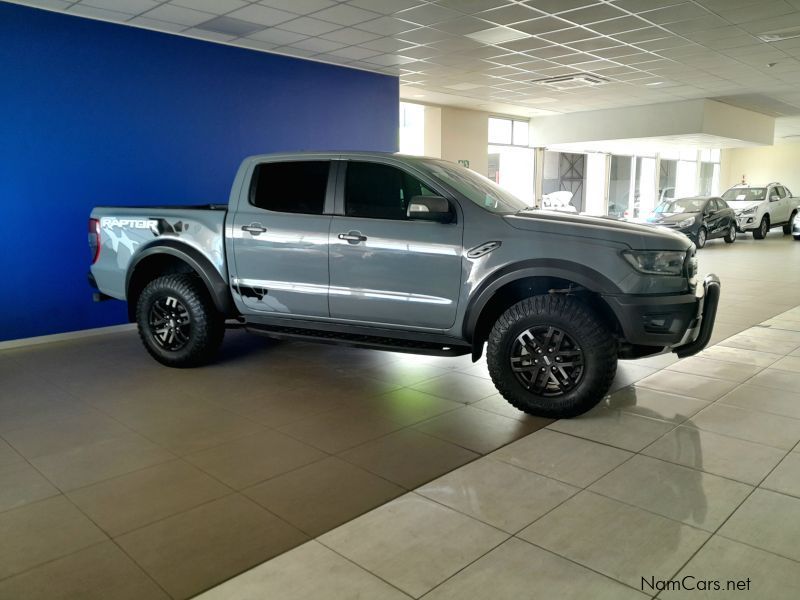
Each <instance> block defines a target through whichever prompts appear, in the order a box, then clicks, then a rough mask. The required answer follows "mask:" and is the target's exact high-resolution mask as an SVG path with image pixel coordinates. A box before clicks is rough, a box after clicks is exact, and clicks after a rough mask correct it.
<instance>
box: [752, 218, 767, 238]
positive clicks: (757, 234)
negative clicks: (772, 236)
mask: <svg viewBox="0 0 800 600" xmlns="http://www.w3.org/2000/svg"><path fill="white" fill-rule="evenodd" d="M768 233H769V217H768V216H766V215H764V216H763V217H761V222H760V223H759V224H758V228H757V229H753V237H754V238H755V239H757V240H763V239H764V238H765V237H767V234H768Z"/></svg>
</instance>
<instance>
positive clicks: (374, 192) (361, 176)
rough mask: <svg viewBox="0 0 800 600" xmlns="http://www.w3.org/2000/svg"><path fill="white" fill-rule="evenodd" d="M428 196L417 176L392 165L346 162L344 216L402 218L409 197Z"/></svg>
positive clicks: (428, 191)
mask: <svg viewBox="0 0 800 600" xmlns="http://www.w3.org/2000/svg"><path fill="white" fill-rule="evenodd" d="M431 195H435V194H434V192H432V191H431V190H429V189H428V188H427V187H425V185H424V184H423V183H422V182H420V181H419V179H417V178H416V177H413V176H411V175H409V174H408V173H406V172H405V171H401V170H400V169H397V168H395V167H391V166H389V165H382V164H378V163H367V162H349V163H347V176H346V178H345V190H344V210H345V214H346V215H347V216H348V217H363V218H368V219H396V220H404V219H406V218H407V217H406V214H407V213H406V209H407V207H408V201H409V200H410V199H411V198H412V197H414V196H431Z"/></svg>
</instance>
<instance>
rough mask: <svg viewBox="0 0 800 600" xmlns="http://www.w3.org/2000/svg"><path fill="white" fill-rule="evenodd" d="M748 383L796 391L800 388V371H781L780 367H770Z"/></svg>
mask: <svg viewBox="0 0 800 600" xmlns="http://www.w3.org/2000/svg"><path fill="white" fill-rule="evenodd" d="M748 383H751V384H753V385H759V386H762V387H765V388H775V389H779V390H786V391H789V392H796V391H797V390H800V373H793V372H791V371H781V370H780V369H773V368H772V367H770V368H768V369H764V370H763V371H761V372H760V373H759V374H758V375H756V376H755V377H753V378H752V379H750V380H749V381H748Z"/></svg>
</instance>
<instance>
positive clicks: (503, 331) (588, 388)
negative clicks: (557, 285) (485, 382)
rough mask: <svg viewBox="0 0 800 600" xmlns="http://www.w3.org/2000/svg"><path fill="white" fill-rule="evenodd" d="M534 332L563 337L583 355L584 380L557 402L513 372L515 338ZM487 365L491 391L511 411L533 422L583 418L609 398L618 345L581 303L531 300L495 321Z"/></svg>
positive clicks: (542, 298) (548, 298) (554, 298)
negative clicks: (547, 329) (548, 330)
mask: <svg viewBox="0 0 800 600" xmlns="http://www.w3.org/2000/svg"><path fill="white" fill-rule="evenodd" d="M537 326H538V327H540V326H551V327H556V328H558V329H559V330H562V331H564V332H565V333H566V334H567V335H568V336H570V337H571V338H572V339H573V340H575V342H576V343H577V344H578V346H579V347H580V348H581V350H582V352H583V364H584V371H583V374H582V377H581V378H580V379H579V380H578V382H577V384H576V386H575V387H574V388H572V389H571V390H569V391H567V392H564V393H563V394H561V395H559V396H546V395H541V394H537V393H535V392H533V391H531V390H530V389H528V388H527V387H525V386H524V385H523V383H522V382H520V380H519V379H518V378H517V376H516V375H515V374H514V371H513V369H512V365H511V358H512V352H513V348H514V346H515V343H517V338H518V336H520V335H521V334H523V333H524V332H525V331H527V330H529V329H530V328H534V327H537ZM487 363H488V366H489V374H490V375H491V377H492V381H493V382H494V384H495V387H496V388H497V389H498V391H499V392H500V393H501V394H502V396H503V397H504V398H505V399H506V400H507V401H508V402H509V403H510V404H511V405H512V406H514V407H515V408H517V409H519V410H522V411H524V412H526V413H528V414H531V415H535V416H537V417H548V418H556V419H561V418H569V417H575V416H577V415H580V414H583V413H585V412H586V411H587V410H589V409H591V408H592V407H594V406H595V405H596V404H597V403H599V402H600V401H601V400H602V399H603V397H604V396H605V394H606V392H608V390H609V388H610V387H611V383H612V382H613V380H614V376H615V375H616V372H617V343H616V340H615V338H614V336H613V335H612V334H611V331H609V329H608V328H607V327H606V325H605V324H604V323H603V321H602V319H600V318H599V317H598V316H597V315H596V314H595V313H594V311H592V310H591V309H590V308H589V307H588V306H586V305H585V304H584V303H583V302H581V301H580V300H578V299H576V298H571V297H567V296H561V295H542V296H532V297H530V298H526V299H524V300H522V301H520V302H518V303H516V304H515V305H513V306H512V307H511V308H509V309H508V310H506V311H505V312H504V313H503V314H502V315H501V316H500V318H499V319H497V322H496V323H495V324H494V327H493V328H492V331H491V333H490V334H489V344H488V350H487Z"/></svg>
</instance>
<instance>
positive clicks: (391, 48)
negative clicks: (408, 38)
mask: <svg viewBox="0 0 800 600" xmlns="http://www.w3.org/2000/svg"><path fill="white" fill-rule="evenodd" d="M360 45H361V46H362V47H363V48H369V49H370V50H377V51H379V52H395V51H399V50H402V49H404V48H409V47H410V46H412V44H409V43H408V42H403V41H401V40H396V39H394V38H390V37H382V38H379V39H377V40H372V41H370V42H364V43H363V44H360ZM434 54H435V53H434Z"/></svg>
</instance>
